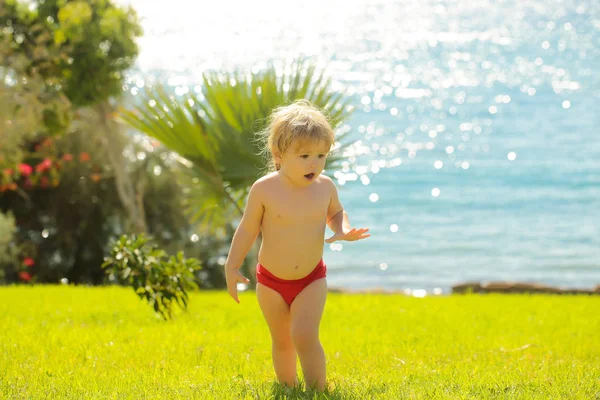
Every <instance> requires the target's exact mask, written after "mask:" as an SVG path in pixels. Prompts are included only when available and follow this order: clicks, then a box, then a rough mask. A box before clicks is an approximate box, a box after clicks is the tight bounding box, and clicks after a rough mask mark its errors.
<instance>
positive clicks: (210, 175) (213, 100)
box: [120, 60, 351, 236]
mask: <svg viewBox="0 0 600 400" xmlns="http://www.w3.org/2000/svg"><path fill="white" fill-rule="evenodd" d="M330 86H331V78H326V76H325V71H323V70H317V67H316V66H315V65H314V64H311V63H309V62H306V61H301V60H298V61H294V62H292V63H291V64H288V65H284V67H283V69H282V72H281V73H279V72H278V70H277V69H276V67H275V66H273V65H270V66H269V67H267V68H266V69H265V70H263V71H260V72H257V73H251V74H245V73H243V72H240V71H235V72H232V73H218V72H208V73H205V74H203V85H202V86H201V90H200V91H199V93H194V91H188V92H187V93H185V94H183V95H182V96H177V95H175V94H173V93H172V89H170V88H169V87H167V86H166V85H158V86H155V87H151V88H146V90H145V91H144V92H142V93H140V95H139V96H138V97H139V103H138V104H137V105H136V107H135V108H134V109H132V110H122V111H121V113H120V117H121V119H122V120H123V121H124V122H125V123H127V124H128V125H129V126H131V127H132V128H134V129H136V130H138V131H140V132H142V133H144V134H146V135H148V136H151V137H153V138H155V139H157V140H159V141H160V142H161V143H162V144H163V145H164V146H166V147H167V148H169V149H170V150H172V151H173V152H175V153H177V155H178V156H177V157H176V160H177V162H178V163H179V165H180V166H182V168H181V172H182V173H181V174H180V175H181V177H180V178H181V182H182V183H183V187H184V190H185V191H186V192H187V196H186V208H187V210H188V211H189V213H190V217H191V219H192V221H193V222H197V223H198V224H199V227H200V228H202V230H203V231H204V232H207V233H209V234H211V235H217V234H221V235H222V234H226V235H228V236H230V235H232V233H233V230H234V224H235V222H236V220H238V219H239V218H240V217H241V215H242V213H243V204H244V201H245V199H246V196H247V194H248V190H249V188H250V186H251V185H252V184H253V183H254V181H255V180H256V179H257V178H258V177H260V176H261V175H262V174H263V173H264V172H265V160H264V159H263V157H262V156H261V155H260V148H259V143H258V142H257V140H256V137H255V134H256V133H257V132H260V131H261V130H263V129H264V128H265V127H266V124H267V118H268V116H269V115H270V113H271V111H272V110H273V109H274V108H276V107H278V106H281V105H284V104H287V103H290V102H293V101H294V100H298V99H306V100H308V101H310V102H311V103H312V104H314V105H315V106H316V107H318V108H320V109H322V110H323V111H324V112H325V113H326V114H327V115H328V117H329V121H330V124H331V126H332V128H333V129H334V130H335V129H336V128H338V127H339V126H340V125H341V124H342V122H343V121H344V120H346V119H347V118H348V117H349V115H350V112H351V107H350V106H349V105H348V101H347V100H346V99H342V95H341V94H339V93H335V92H333V91H331V89H330ZM343 136H344V135H339V136H338V137H337V138H336V139H337V141H338V143H340V144H341V146H340V147H339V148H338V151H336V152H335V153H334V154H333V155H332V157H330V158H329V159H328V162H327V165H326V168H327V169H330V168H333V167H334V166H335V164H336V163H337V162H338V161H339V160H340V159H341V151H340V150H341V149H342V148H343V147H345V146H346V145H347V143H344V140H343V139H344V137H343Z"/></svg>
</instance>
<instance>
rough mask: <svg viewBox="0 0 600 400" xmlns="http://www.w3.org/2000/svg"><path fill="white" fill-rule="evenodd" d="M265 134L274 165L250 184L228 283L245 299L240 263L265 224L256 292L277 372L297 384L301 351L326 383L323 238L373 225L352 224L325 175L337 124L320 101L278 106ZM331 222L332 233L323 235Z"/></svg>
mask: <svg viewBox="0 0 600 400" xmlns="http://www.w3.org/2000/svg"><path fill="white" fill-rule="evenodd" d="M263 139H264V141H263V142H264V144H265V153H266V154H268V155H269V156H270V157H271V162H272V167H273V168H272V169H273V170H274V171H273V172H271V173H269V174H268V175H266V176H264V177H262V178H260V179H258V180H257V181H256V182H255V183H254V184H253V185H252V187H251V189H250V192H249V194H248V199H247V203H246V208H245V210H244V215H243V217H242V220H241V222H240V224H239V226H238V227H237V230H236V232H235V234H234V236H233V240H232V243H231V249H230V251H229V255H228V257H227V261H226V263H225V276H226V279H227V288H228V291H229V294H230V295H231V297H233V299H234V300H235V301H236V302H238V303H239V299H238V292H237V284H238V283H248V282H249V281H248V279H246V278H245V277H244V276H243V275H242V274H241V273H240V272H239V268H240V266H241V264H242V262H243V260H244V258H245V257H246V255H247V254H248V251H249V250H250V248H251V247H252V245H253V243H254V241H255V240H256V238H257V236H258V234H259V232H262V243H261V247H260V251H259V254H258V265H257V267H256V278H257V286H256V296H257V299H258V303H259V305H260V308H261V311H262V314H263V316H264V318H265V320H266V322H267V325H268V326H269V331H270V333H271V339H272V357H273V366H274V369H275V374H276V375H277V379H278V380H279V381H280V382H281V383H283V384H286V385H289V386H296V385H297V384H298V380H297V376H296V354H298V357H299V358H300V365H301V366H302V372H303V374H304V381H305V383H306V386H307V387H311V388H315V389H318V390H323V389H324V388H325V383H326V373H325V353H324V352H323V347H322V346H321V343H320V341H319V324H320V322H321V316H322V314H323V309H324V307H325V299H326V297H327V283H326V278H325V277H326V266H325V263H324V262H323V259H322V256H323V247H324V242H327V243H332V242H335V241H337V240H347V241H355V240H359V239H364V238H367V237H369V236H370V235H369V234H368V233H367V232H368V231H369V230H368V229H355V228H351V227H350V223H349V222H348V215H347V214H346V212H345V211H344V209H343V207H342V204H341V203H340V200H339V197H338V192H337V188H336V186H335V184H334V182H333V181H332V180H331V179H330V178H329V177H327V176H325V175H321V172H322V171H323V168H324V167H325V160H326V158H327V155H328V154H329V151H330V150H331V147H332V145H333V143H334V132H333V130H332V129H331V126H330V125H329V123H328V122H327V119H326V118H325V116H324V115H323V114H322V113H321V112H320V111H319V110H318V109H316V108H315V107H313V106H312V105H311V104H310V103H308V102H307V101H304V100H299V101H296V102H294V103H293V104H291V105H288V106H285V107H280V108H277V109H275V110H274V111H273V113H272V114H271V117H270V123H269V126H268V128H267V130H265V132H264V137H263ZM325 225H328V226H329V227H330V228H331V230H332V231H333V232H334V234H333V236H331V237H330V238H328V239H327V240H325V241H324V240H323V239H324V235H325Z"/></svg>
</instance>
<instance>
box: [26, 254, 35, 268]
mask: <svg viewBox="0 0 600 400" xmlns="http://www.w3.org/2000/svg"><path fill="white" fill-rule="evenodd" d="M23 265H24V266H26V267H27V268H31V267H33V266H34V265H35V261H34V260H33V258H31V257H27V258H25V259H24V260H23Z"/></svg>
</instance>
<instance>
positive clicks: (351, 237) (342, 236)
mask: <svg viewBox="0 0 600 400" xmlns="http://www.w3.org/2000/svg"><path fill="white" fill-rule="evenodd" d="M367 232H369V230H368V229H365V228H361V229H356V228H352V229H344V230H343V231H342V232H338V233H336V234H335V235H333V236H332V237H330V238H329V239H326V240H325V242H326V243H333V242H335V241H336V240H346V241H348V242H353V241H355V240H360V239H365V238H368V237H369V236H371V235H370V234H368V233H367Z"/></svg>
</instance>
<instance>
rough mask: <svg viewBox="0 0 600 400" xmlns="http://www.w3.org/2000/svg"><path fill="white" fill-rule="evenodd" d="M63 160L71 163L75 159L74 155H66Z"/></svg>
mask: <svg viewBox="0 0 600 400" xmlns="http://www.w3.org/2000/svg"><path fill="white" fill-rule="evenodd" d="M62 159H63V160H65V161H71V160H72V159H73V154H69V153H67V154H65V155H63V156H62Z"/></svg>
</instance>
